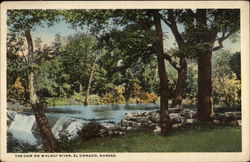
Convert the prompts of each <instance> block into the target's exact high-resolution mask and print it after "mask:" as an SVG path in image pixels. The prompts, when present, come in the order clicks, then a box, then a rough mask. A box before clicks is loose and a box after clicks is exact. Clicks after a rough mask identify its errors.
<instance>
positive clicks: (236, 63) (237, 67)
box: [229, 52, 241, 80]
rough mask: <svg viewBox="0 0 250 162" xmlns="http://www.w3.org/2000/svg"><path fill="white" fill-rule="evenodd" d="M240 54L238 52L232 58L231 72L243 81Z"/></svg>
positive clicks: (230, 62)
mask: <svg viewBox="0 0 250 162" xmlns="http://www.w3.org/2000/svg"><path fill="white" fill-rule="evenodd" d="M240 54H241V53H240V52H236V53H235V54H233V55H232V56H231V59H230V61H229V64H230V68H231V70H232V71H233V72H234V73H235V74H236V76H237V79H239V80H240V79H241V63H240V57H241V56H240Z"/></svg>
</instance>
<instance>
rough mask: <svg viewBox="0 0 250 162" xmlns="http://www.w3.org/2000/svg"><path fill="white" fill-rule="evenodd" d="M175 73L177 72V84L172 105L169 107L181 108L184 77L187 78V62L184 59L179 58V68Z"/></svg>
mask: <svg viewBox="0 0 250 162" xmlns="http://www.w3.org/2000/svg"><path fill="white" fill-rule="evenodd" d="M177 72H178V78H177V84H176V88H175V95H174V98H173V103H172V105H171V106H172V107H174V108H181V105H182V99H183V91H184V88H185V84H186V77H187V62H186V59H185V58H184V57H182V58H180V68H179V69H177Z"/></svg>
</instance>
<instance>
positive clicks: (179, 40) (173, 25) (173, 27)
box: [159, 9, 184, 48]
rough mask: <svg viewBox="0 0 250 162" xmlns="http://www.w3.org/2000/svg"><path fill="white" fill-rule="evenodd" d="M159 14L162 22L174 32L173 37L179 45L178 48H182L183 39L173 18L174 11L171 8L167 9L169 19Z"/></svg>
mask: <svg viewBox="0 0 250 162" xmlns="http://www.w3.org/2000/svg"><path fill="white" fill-rule="evenodd" d="M159 15H160V18H161V19H162V20H163V22H164V23H166V24H167V25H168V26H169V27H170V29H171V31H172V32H173V34H174V37H175V40H176V42H177V44H178V46H179V48H182V47H183V45H184V40H183V38H182V36H181V34H180V32H179V30H178V28H177V24H176V20H175V16H174V11H173V10H172V9H171V10H168V18H169V19H166V18H164V17H163V16H162V15H161V14H159Z"/></svg>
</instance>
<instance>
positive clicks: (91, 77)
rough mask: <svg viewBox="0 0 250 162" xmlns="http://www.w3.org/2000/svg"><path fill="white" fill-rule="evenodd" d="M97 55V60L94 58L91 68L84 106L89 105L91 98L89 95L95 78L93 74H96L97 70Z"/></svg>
mask: <svg viewBox="0 0 250 162" xmlns="http://www.w3.org/2000/svg"><path fill="white" fill-rule="evenodd" d="M97 59H98V58H97V56H96V57H95V60H94V63H93V65H92V68H91V73H90V76H89V82H88V86H87V89H86V94H85V101H84V106H88V104H89V100H88V96H89V90H90V88H91V82H92V80H93V76H94V72H95V67H96V62H97Z"/></svg>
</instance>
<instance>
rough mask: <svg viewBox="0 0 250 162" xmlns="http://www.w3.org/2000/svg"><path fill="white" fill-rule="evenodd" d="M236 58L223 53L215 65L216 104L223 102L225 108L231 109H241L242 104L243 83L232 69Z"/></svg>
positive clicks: (225, 52)
mask: <svg viewBox="0 0 250 162" xmlns="http://www.w3.org/2000/svg"><path fill="white" fill-rule="evenodd" d="M234 57H235V55H233V54H230V53H229V52H228V51H222V52H221V53H219V54H218V57H217V58H216V60H215V62H214V64H213V85H214V99H215V102H217V103H219V102H220V101H222V102H223V103H224V106H226V107H229V108H235V107H240V103H241V99H240V98H241V95H240V94H241V81H240V80H238V79H237V76H236V73H235V72H234V71H233V70H232V69H231V66H232V65H231V64H230V63H231V60H232V58H234ZM239 68H240V67H239ZM237 71H239V69H238V70H237Z"/></svg>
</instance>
